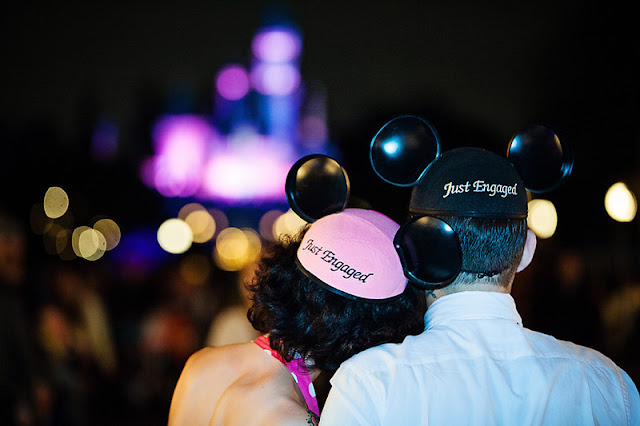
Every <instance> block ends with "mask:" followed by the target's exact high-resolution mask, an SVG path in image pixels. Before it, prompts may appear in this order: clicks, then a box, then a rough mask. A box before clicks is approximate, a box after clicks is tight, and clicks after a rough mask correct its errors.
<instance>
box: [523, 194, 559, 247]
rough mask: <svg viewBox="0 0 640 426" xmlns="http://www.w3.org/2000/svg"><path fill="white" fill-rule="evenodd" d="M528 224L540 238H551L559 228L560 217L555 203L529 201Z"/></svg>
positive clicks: (540, 200) (538, 200)
mask: <svg viewBox="0 0 640 426" xmlns="http://www.w3.org/2000/svg"><path fill="white" fill-rule="evenodd" d="M527 223H528V225H529V228H530V229H531V230H532V231H533V232H534V233H535V234H536V236H537V237H538V238H541V239H545V238H550V237H551V236H552V235H553V234H554V233H555V232H556V227H557V226H558V215H557V213H556V208H555V206H554V205H553V203H552V202H551V201H549V200H543V199H533V200H531V201H529V217H528V218H527Z"/></svg>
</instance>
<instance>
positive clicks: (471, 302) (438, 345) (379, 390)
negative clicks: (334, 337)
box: [320, 291, 640, 426]
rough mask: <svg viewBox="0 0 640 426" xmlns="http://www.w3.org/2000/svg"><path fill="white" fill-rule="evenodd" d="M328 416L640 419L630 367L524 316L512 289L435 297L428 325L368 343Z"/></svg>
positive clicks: (332, 419)
mask: <svg viewBox="0 0 640 426" xmlns="http://www.w3.org/2000/svg"><path fill="white" fill-rule="evenodd" d="M331 384H332V389H331V391H330V393H329V397H328V399H327V401H326V403H325V406H324V409H323V411H322V415H321V419H320V424H321V425H325V426H326V425H426V424H430V425H448V426H449V425H517V426H520V425H595V424H598V425H639V424H640V397H639V396H638V390H637V388H636V386H635V385H634V383H633V382H632V381H631V379H630V378H629V376H628V375H627V374H626V373H625V372H624V371H623V370H622V369H620V368H619V367H618V366H616V365H615V364H614V363H613V362H612V361H611V360H610V359H609V358H607V357H605V356H604V355H602V354H601V353H599V352H597V351H595V350H592V349H589V348H585V347H583V346H578V345H575V344H573V343H570V342H565V341H561V340H557V339H555V338H553V337H551V336H548V335H545V334H542V333H538V332H535V331H531V330H528V329H526V328H524V327H523V326H522V319H521V318H520V315H519V314H518V312H517V310H516V307H515V303H514V301H513V298H512V297H511V296H510V295H509V294H503V293H494V292H483V291H469V292H461V293H454V294H450V295H447V296H444V297H441V298H440V299H438V300H436V301H435V302H434V303H433V304H432V305H431V306H430V307H429V309H428V311H427V313H426V315H425V332H424V333H422V334H421V335H419V336H408V337H407V338H406V339H405V340H404V342H403V343H401V344H386V345H382V346H378V347H375V348H371V349H368V350H366V351H364V352H361V353H360V354H358V355H356V356H354V357H353V358H351V359H350V360H347V361H346V362H345V363H343V364H342V366H341V367H340V368H339V369H338V371H337V372H336V373H335V375H334V376H333V378H332V380H331Z"/></svg>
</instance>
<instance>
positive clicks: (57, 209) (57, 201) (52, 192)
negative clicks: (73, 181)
mask: <svg viewBox="0 0 640 426" xmlns="http://www.w3.org/2000/svg"><path fill="white" fill-rule="evenodd" d="M43 206H44V213H45V214H46V215H47V217H49V218H51V219H56V218H58V217H60V216H62V215H63V214H65V213H66V211H67V209H68V208H69V196H68V195H67V193H66V192H65V190H64V189H62V188H60V187H58V186H52V187H50V188H49V189H47V192H46V193H45V194H44V202H43Z"/></svg>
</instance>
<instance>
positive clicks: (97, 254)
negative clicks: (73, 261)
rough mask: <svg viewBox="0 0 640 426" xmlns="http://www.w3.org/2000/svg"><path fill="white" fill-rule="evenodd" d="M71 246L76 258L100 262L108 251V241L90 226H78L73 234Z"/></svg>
mask: <svg viewBox="0 0 640 426" xmlns="http://www.w3.org/2000/svg"><path fill="white" fill-rule="evenodd" d="M71 245H72V247H73V251H74V253H75V254H76V256H78V257H81V258H83V259H86V260H91V261H94V260H98V259H100V258H101V257H102V256H103V255H104V252H105V251H106V247H107V241H106V239H105V237H104V235H102V234H101V233H100V232H98V231H96V230H95V229H93V228H90V227H88V226H78V227H77V228H76V229H74V230H73V233H72V234H71Z"/></svg>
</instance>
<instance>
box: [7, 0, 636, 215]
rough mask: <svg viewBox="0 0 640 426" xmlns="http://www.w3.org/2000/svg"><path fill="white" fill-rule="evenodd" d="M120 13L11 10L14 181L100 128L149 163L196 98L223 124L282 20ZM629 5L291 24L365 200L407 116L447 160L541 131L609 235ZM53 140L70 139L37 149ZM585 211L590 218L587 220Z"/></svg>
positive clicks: (622, 152)
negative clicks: (559, 149)
mask: <svg viewBox="0 0 640 426" xmlns="http://www.w3.org/2000/svg"><path fill="white" fill-rule="evenodd" d="M112 3H113V4H111V3H102V4H100V5H98V4H93V3H92V2H82V3H80V2H63V4H61V3H60V2H58V3H50V2H49V3H45V2H39V3H29V4H25V3H23V2H20V3H18V2H14V3H12V4H10V5H8V6H4V10H3V13H2V17H1V18H0V19H1V21H0V23H1V25H0V31H1V32H2V33H1V37H0V43H2V50H1V51H2V56H3V61H2V62H3V67H2V74H1V76H2V78H1V79H0V90H1V93H2V96H0V115H1V118H0V125H1V126H2V127H1V128H2V130H3V132H2V137H3V141H2V145H3V147H6V148H8V151H7V150H5V161H7V159H10V163H11V164H9V167H8V170H10V171H12V173H18V175H22V176H24V177H23V179H29V178H30V176H32V175H31V172H32V171H35V170H37V171H38V172H39V173H38V175H37V176H39V177H43V176H42V175H44V174H45V173H46V170H48V169H47V168H46V167H44V168H42V167H40V166H41V165H42V164H44V163H45V162H46V160H45V159H47V158H49V156H50V155H58V156H59V157H60V156H61V155H60V154H55V153H56V149H57V147H58V146H60V147H62V148H64V150H65V151H64V152H65V155H64V156H63V157H65V156H68V155H75V154H76V153H77V152H80V153H82V152H86V151H87V149H88V134H89V133H88V130H87V127H88V126H89V124H87V123H90V122H91V120H95V119H99V118H108V119H111V120H114V121H115V122H116V123H118V125H119V126H120V128H121V143H122V144H123V150H124V151H125V152H126V153H127V155H129V160H130V161H132V162H133V161H135V158H134V157H135V155H137V154H139V153H140V152H144V151H145V150H146V149H148V147H147V146H146V144H148V141H144V140H142V139H144V137H142V136H141V135H144V131H145V130H146V128H144V126H141V124H140V123H144V120H149V119H150V118H151V117H153V114H155V113H158V112H161V111H162V109H163V108H166V106H167V104H166V100H167V99H169V98H170V97H171V96H174V95H175V94H176V93H182V94H185V93H188V94H190V95H192V96H193V98H192V99H193V100H192V104H191V105H190V106H191V108H193V109H194V110H197V111H200V112H208V110H207V108H210V95H209V94H210V92H211V86H212V80H213V76H214V75H215V73H216V71H217V70H218V69H219V68H220V67H221V66H222V65H223V64H225V63H227V62H229V61H240V62H245V63H246V62H247V59H248V57H249V45H250V40H251V38H252V36H253V35H254V32H255V30H256V29H257V28H258V27H259V25H260V24H261V23H262V22H265V19H268V17H269V16H271V15H272V14H273V10H274V9H273V7H272V6H273V4H275V3H273V2H260V1H243V2H229V1H207V2H204V1H183V2H167V1H160V2H153V3H151V2H149V3H148V4H145V5H141V4H138V3H135V4H133V3H132V2H112ZM281 4H282V3H281ZM623 4H624V5H626V4H627V3H626V2H617V1H614V2H606V4H605V3H604V2H595V1H587V2H567V1H551V0H541V1H537V2H511V1H501V2H478V1H463V2H446V4H445V2H427V1H397V2H391V1H387V2H381V1H354V2H347V1H324V2H314V4H312V2H290V4H289V5H288V7H287V13H288V15H289V17H290V18H291V19H292V20H293V21H294V22H295V23H296V24H298V25H299V27H300V29H301V30H302V33H303V37H304V47H303V48H304V50H303V58H302V64H301V68H302V76H303V79H304V80H305V81H307V82H313V81H319V82H321V83H323V84H324V85H325V86H326V88H327V91H328V101H329V110H328V113H329V120H330V122H329V124H330V132H331V136H332V138H333V139H334V141H335V142H336V143H337V144H339V146H340V147H341V148H342V149H343V151H344V153H345V159H344V161H345V165H346V166H347V167H348V170H350V171H351V170H352V171H353V172H352V174H354V176H353V179H352V180H353V183H354V188H355V190H356V192H357V191H358V190H361V191H362V192H363V195H365V196H367V194H368V193H367V191H368V189H366V188H365V186H367V185H372V186H373V187H374V189H375V188H384V185H382V184H381V183H372V182H371V181H370V180H369V177H372V175H371V171H370V170H369V167H368V165H367V164H366V158H367V157H366V155H367V149H368V143H369V141H370V138H371V136H372V135H373V134H374V133H375V132H376V131H377V129H378V127H379V126H380V125H382V124H383V123H384V122H386V120H388V119H390V118H392V117H393V116H395V115H399V114H402V113H417V114H422V115H424V116H425V117H426V118H428V119H430V120H431V121H432V122H433V123H434V124H435V126H436V127H437V128H438V130H439V131H440V134H441V136H442V140H443V145H444V148H445V149H447V148H450V147H453V146H456V145H479V146H483V147H486V148H489V149H494V150H496V151H500V152H502V151H503V149H504V148H505V147H506V144H507V143H508V141H509V139H510V137H511V136H512V135H513V134H514V133H515V132H516V131H517V130H518V129H519V128H521V127H522V126H524V125H526V124H530V123H533V122H541V123H545V124H548V125H550V126H551V127H552V128H554V129H555V130H556V131H557V132H558V134H559V135H560V136H561V137H562V138H563V139H565V140H566V141H568V142H569V143H570V144H571V145H572V146H573V148H574V152H575V156H576V167H575V172H574V176H573V179H572V181H571V182H570V183H569V184H568V185H567V186H566V189H564V190H562V191H560V194H559V195H557V196H556V197H559V198H561V199H565V200H570V201H571V205H572V207H573V208H576V207H579V209H580V210H581V211H589V212H594V213H593V217H592V218H593V219H594V220H597V219H600V218H602V217H603V216H604V212H603V211H602V210H603V209H602V207H601V206H602V201H601V199H602V196H603V195H597V196H592V197H590V198H589V199H588V200H586V201H584V197H583V194H584V193H585V188H587V187H588V188H589V190H596V191H604V190H605V189H606V187H607V186H608V185H609V184H611V183H612V182H613V180H614V179H616V178H618V177H627V178H628V177H630V176H631V174H632V172H633V171H634V170H635V168H636V165H637V160H638V153H637V145H638V132H637V124H636V121H637V117H638V82H637V80H638V79H637V72H634V71H635V68H634V67H633V65H632V64H634V59H635V60H637V59H638V40H637V37H636V36H637V34H636V30H635V29H634V28H635V24H636V19H635V17H634V15H633V14H632V13H631V10H630V6H623ZM267 12H269V13H267ZM43 128H44V129H46V132H48V133H46V132H45V133H46V134H52V132H53V134H55V137H53V138H52V140H51V141H48V142H47V143H45V142H42V141H40V142H39V143H35V144H33V139H35V137H36V136H34V133H38V129H40V132H43V130H42V129H43ZM38 134H41V133H38ZM25 135H28V136H25ZM32 144H33V145H32ZM7 152H8V153H9V155H8V156H6V155H7V154H6V153H7ZM26 154H28V155H30V156H31V157H28V159H27V157H26V156H25V155H26ZM57 168H60V166H58V167H57ZM62 168H65V167H64V166H63V167H62ZM6 175H7V172H6V171H5V175H3V177H4V176H6ZM44 177H45V178H48V176H44ZM14 178H15V176H14ZM43 180H46V179H43ZM373 180H375V179H373ZM23 184H25V183H24V182H22V183H21V185H23ZM50 184H52V183H49V182H46V183H44V182H43V183H42V185H43V186H45V185H50ZM381 185H382V186H381ZM15 187H18V185H15V186H14V188H15ZM36 189H39V187H37V188H34V190H36ZM569 193H570V194H573V196H570V197H566V194H569ZM602 194H603V192H602ZM577 197H580V199H581V200H582V201H580V202H581V203H586V204H583V205H581V206H576V203H575V201H576V198H577ZM567 202H568V201H567ZM375 207H377V208H379V209H382V208H381V207H380V206H375ZM559 209H562V206H561V205H560V206H559ZM570 214H574V212H573V211H572V212H570ZM574 222H575V221H574Z"/></svg>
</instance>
